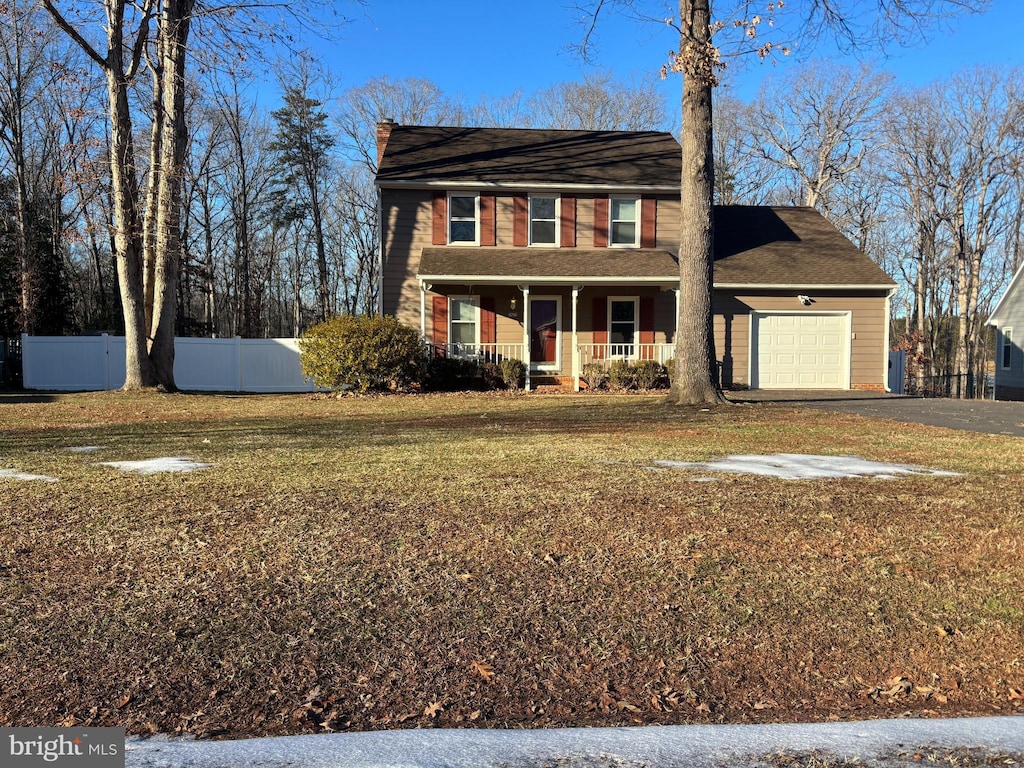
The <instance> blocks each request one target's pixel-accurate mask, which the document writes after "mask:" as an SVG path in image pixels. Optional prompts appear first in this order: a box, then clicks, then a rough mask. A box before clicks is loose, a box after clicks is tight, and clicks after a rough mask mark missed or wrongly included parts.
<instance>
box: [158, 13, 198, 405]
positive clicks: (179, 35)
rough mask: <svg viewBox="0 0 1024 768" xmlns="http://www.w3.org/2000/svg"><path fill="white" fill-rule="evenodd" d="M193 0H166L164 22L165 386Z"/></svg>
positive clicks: (161, 344)
mask: <svg viewBox="0 0 1024 768" xmlns="http://www.w3.org/2000/svg"><path fill="white" fill-rule="evenodd" d="M192 4H193V0H166V2H165V4H164V12H163V16H162V18H161V23H160V40H161V44H160V55H161V58H162V61H161V64H160V70H161V71H162V73H163V79H164V84H163V99H164V102H163V103H164V108H163V117H164V129H163V131H162V134H163V135H162V140H161V146H160V194H159V208H158V209H157V226H156V228H157V238H156V246H157V251H156V274H155V279H154V301H153V320H154V324H155V329H154V332H153V346H152V348H151V349H150V357H151V358H152V360H153V366H154V368H155V369H156V374H157V378H158V380H159V382H160V385H161V386H162V387H163V388H164V389H166V390H168V391H172V392H173V391H174V390H175V389H176V387H175V384H174V328H175V320H176V318H177V301H176V296H175V288H176V286H177V282H178V270H179V267H180V263H181V189H182V177H183V175H184V166H185V144H186V141H187V136H186V131H185V53H186V46H187V43H188V34H189V23H190V15H191V13H192Z"/></svg>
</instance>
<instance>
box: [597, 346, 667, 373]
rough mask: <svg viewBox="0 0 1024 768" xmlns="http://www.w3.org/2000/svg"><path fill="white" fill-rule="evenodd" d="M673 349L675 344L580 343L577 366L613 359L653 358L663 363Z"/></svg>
mask: <svg viewBox="0 0 1024 768" xmlns="http://www.w3.org/2000/svg"><path fill="white" fill-rule="evenodd" d="M675 349H676V346H675V344H581V345H580V347H579V366H580V370H582V369H583V366H584V365H588V364H589V363H610V362H611V361H613V360H626V361H628V362H631V363H636V362H639V361H640V360H654V361H655V362H658V363H661V364H662V365H664V364H665V363H666V361H668V360H671V359H672V358H673V357H674V356H675Z"/></svg>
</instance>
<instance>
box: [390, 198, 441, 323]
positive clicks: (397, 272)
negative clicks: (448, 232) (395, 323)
mask: <svg viewBox="0 0 1024 768" xmlns="http://www.w3.org/2000/svg"><path fill="white" fill-rule="evenodd" d="M432 201H433V195H432V193H431V192H429V191H420V190H391V189H386V190H382V191H381V221H382V222H384V232H385V239H384V256H385V259H384V265H383V274H382V280H381V298H382V304H383V310H384V314H386V315H394V316H395V317H397V318H398V320H399V322H401V323H404V324H406V325H411V326H413V327H415V328H419V327H420V289H419V284H418V283H417V281H416V273H417V271H418V269H419V263H420V251H421V250H422V249H423V248H424V247H427V246H430V244H431V236H432V230H433V227H432V219H431V210H432ZM427 304H428V312H429V304H430V299H429V297H428V299H427ZM427 328H430V318H429V317H428V318H427Z"/></svg>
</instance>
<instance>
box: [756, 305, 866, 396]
mask: <svg viewBox="0 0 1024 768" xmlns="http://www.w3.org/2000/svg"><path fill="white" fill-rule="evenodd" d="M751 317H752V325H753V327H752V328H751V331H752V334H751V336H752V338H751V340H752V343H753V344H754V345H755V348H756V354H755V355H754V356H753V359H755V360H756V370H753V371H751V383H752V385H753V386H756V387H758V388H760V389H772V388H780V389H784V388H785V389H789V388H807V389H815V388H818V389H842V388H845V387H847V386H848V373H849V332H848V317H847V316H846V315H825V314H815V313H813V312H804V313H792V314H771V313H757V314H755V315H752V316H751Z"/></svg>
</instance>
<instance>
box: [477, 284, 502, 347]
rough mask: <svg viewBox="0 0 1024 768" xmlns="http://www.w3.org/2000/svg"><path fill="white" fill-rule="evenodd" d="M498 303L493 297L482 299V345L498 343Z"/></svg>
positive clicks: (483, 297) (482, 297)
mask: <svg viewBox="0 0 1024 768" xmlns="http://www.w3.org/2000/svg"><path fill="white" fill-rule="evenodd" d="M495 306H496V303H495V301H494V297H493V296H481V297H480V343H481V344H495V343H497V341H498V326H497V322H496V321H497V317H495V315H494V309H495Z"/></svg>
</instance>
